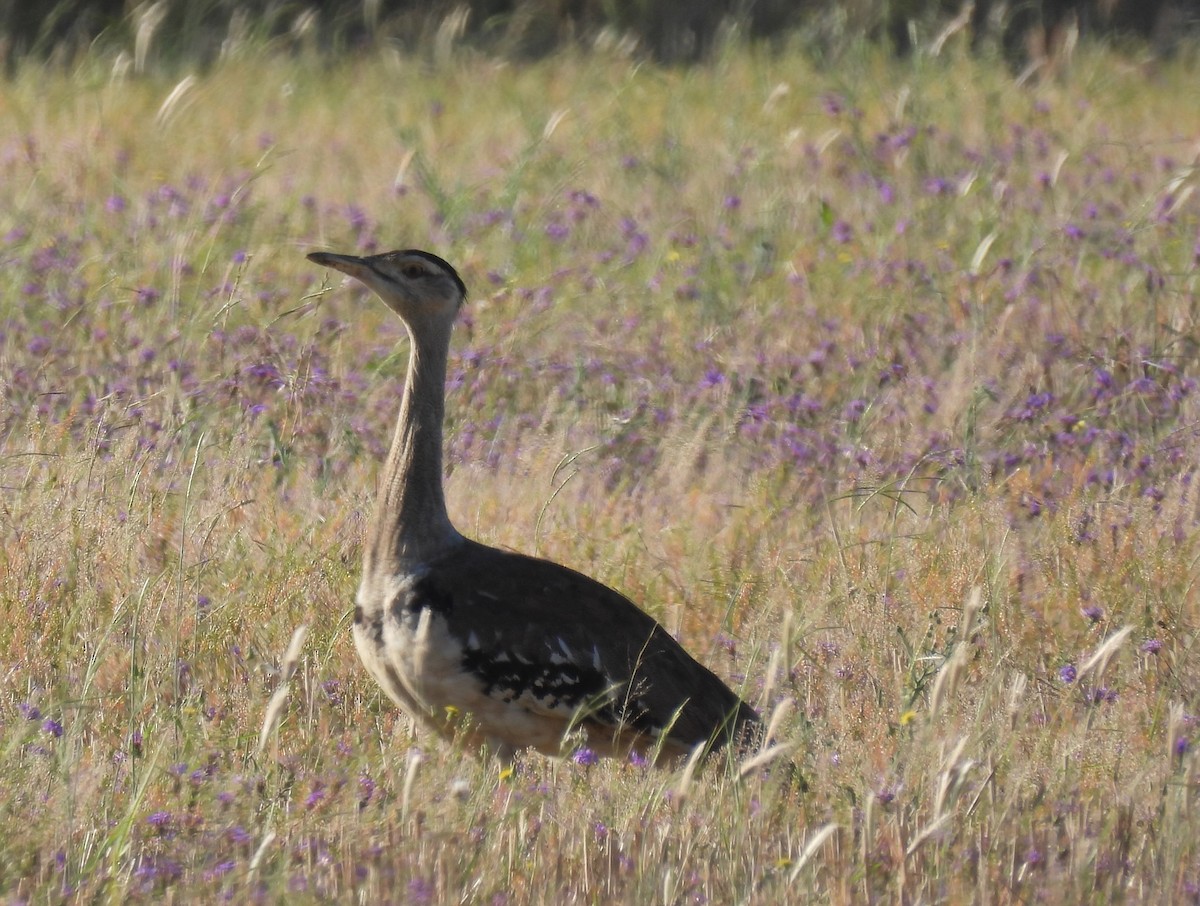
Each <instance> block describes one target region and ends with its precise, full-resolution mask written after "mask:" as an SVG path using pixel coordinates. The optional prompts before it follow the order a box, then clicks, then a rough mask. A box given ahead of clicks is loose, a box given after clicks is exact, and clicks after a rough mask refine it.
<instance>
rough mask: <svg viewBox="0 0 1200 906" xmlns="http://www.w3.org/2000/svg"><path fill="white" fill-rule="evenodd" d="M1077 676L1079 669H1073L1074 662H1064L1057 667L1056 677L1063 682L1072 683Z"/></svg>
mask: <svg viewBox="0 0 1200 906" xmlns="http://www.w3.org/2000/svg"><path fill="white" fill-rule="evenodd" d="M1078 676H1079V671H1077V670H1076V669H1075V665H1074V664H1064V665H1063V666H1062V667H1059V668H1058V678H1059V679H1060V680H1061V681H1062V682H1064V683H1073V682H1075V679H1076V677H1078Z"/></svg>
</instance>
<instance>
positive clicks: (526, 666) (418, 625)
mask: <svg viewBox="0 0 1200 906" xmlns="http://www.w3.org/2000/svg"><path fill="white" fill-rule="evenodd" d="M307 257H308V260H310V261H312V262H313V263H315V264H318V265H322V266H324V267H327V268H331V269H333V270H336V271H340V272H342V273H343V274H346V275H348V276H349V277H352V278H354V279H356V280H358V281H359V282H360V283H362V284H364V285H365V286H366V287H367V288H369V289H371V290H372V291H374V293H375V294H376V295H377V296H378V297H379V298H380V299H382V301H383V302H384V304H385V305H386V306H387V307H388V308H390V309H391V310H392V311H393V312H394V313H395V314H397V315H399V317H400V319H401V320H402V321H403V322H404V325H405V327H406V328H407V332H408V335H409V340H410V353H409V360H408V366H407V374H406V378H405V383H404V389H403V392H402V395H401V400H400V407H399V415H398V417H397V420H396V428H395V434H394V436H393V439H392V443H391V448H390V451H389V453H388V455H387V458H386V460H385V461H384V464H383V467H382V470H381V472H380V475H379V479H378V488H377V493H376V501H375V508H374V512H373V515H372V517H371V520H370V522H369V524H368V529H367V534H366V536H365V538H364V540H363V565H362V576H361V581H360V583H359V586H358V592H357V595H356V597H355V605H354V623H353V629H352V632H353V637H354V644H355V647H356V649H357V651H358V655H359V658H360V659H361V661H362V663H363V664H364V665H365V667H366V669H367V671H368V672H369V673H370V674H371V676H372V677H373V678H374V679H375V680H376V682H378V684H379V686H380V687H381V688H382V689H383V691H384V692H385V693H386V694H387V695H388V697H389V698H391V699H392V700H393V701H394V702H395V703H396V704H397V705H398V706H399V707H400V708H401V709H402V710H403V711H404V712H406V713H407V714H408V715H410V717H411V718H413V719H414V720H415V721H416V722H417V723H418V725H424V726H425V727H428V728H430V729H432V730H433V731H434V732H435V733H437V734H439V735H440V736H442V737H445V738H451V739H453V738H459V739H462V740H464V741H465V743H467V744H470V745H472V746H474V747H475V749H476V751H478V752H490V753H492V754H493V755H495V756H497V757H498V758H500V759H503V760H505V761H508V762H511V761H512V759H514V758H515V756H516V754H517V753H518V752H521V751H524V750H528V749H532V750H535V751H538V752H541V753H543V754H546V755H550V756H558V757H561V756H564V755H566V754H568V753H569V751H572V749H571V748H570V747H571V746H575V748H574V749H573V751H574V752H576V753H578V752H579V751H581V750H583V749H586V750H590V751H591V752H593V753H595V754H596V755H597V756H608V757H615V758H630V757H635V756H637V757H642V758H646V759H648V760H654V761H655V763H662V762H664V761H667V760H669V759H675V758H677V757H679V756H689V755H691V754H692V753H693V752H696V751H703V752H706V753H712V752H714V751H716V750H718V749H721V748H723V747H725V746H727V745H729V744H733V745H734V746H735V747H736V750H738V751H747V752H748V751H750V749H751V747H752V746H753V745H754V744H755V741H756V740H758V739H760V738H761V732H762V722H761V719H760V717H759V715H758V713H757V712H756V711H755V710H754V709H753V708H752V707H751V706H750V705H748V704H747V703H746V702H745V701H743V700H742V699H741V698H740V697H739V696H738V695H737V694H735V693H734V692H733V691H732V690H731V689H730V688H729V687H728V686H727V685H726V684H725V683H724V682H723V681H722V680H721V679H719V678H718V677H717V676H716V675H715V674H714V673H712V672H711V671H710V670H708V669H707V668H706V667H704V666H703V665H702V664H700V663H699V662H698V661H697V660H696V659H695V658H693V657H692V656H691V655H690V654H688V652H687V651H686V650H684V648H683V647H682V646H681V645H680V644H679V643H678V642H677V641H676V640H675V639H674V638H673V637H672V636H671V634H670V633H668V632H667V631H666V630H665V629H664V628H663V627H662V626H661V625H660V624H659V623H658V622H656V621H655V620H654V619H653V618H652V617H651V616H649V615H648V614H647V613H646V612H645V611H643V610H641V609H640V608H639V607H638V606H637V605H636V604H634V603H633V602H632V601H630V600H629V599H628V598H627V597H625V596H624V595H622V594H621V593H619V592H617V591H615V590H613V589H612V588H609V587H608V586H606V585H604V584H602V583H600V582H598V581H596V580H594V579H591V578H589V577H588V576H586V575H584V574H583V573H580V572H576V571H575V570H573V569H570V568H568V567H565V566H561V565H559V564H558V563H555V562H553V561H550V560H545V559H540V558H536V557H532V556H527V555H525V554H520V553H516V552H514V551H510V550H506V549H500V548H496V547H490V546H487V545H485V544H482V543H480V542H478V541H474V540H471V539H469V538H466V537H464V536H463V535H462V534H461V533H460V532H459V531H458V529H456V528H455V526H454V525H453V523H452V522H451V520H450V517H449V514H448V513H447V509H446V498H445V491H444V486H443V476H442V455H443V449H442V444H443V422H444V419H445V383H446V367H447V360H448V357H449V351H450V338H451V332H452V329H453V326H454V323H455V321H456V319H457V316H458V313H459V310H460V308H461V307H462V306H463V305H464V303H465V302H466V298H467V288H466V285H465V284H464V283H463V280H462V278H461V277H460V276H459V274H458V272H457V271H456V270H455V269H454V267H453V266H451V265H450V264H449V263H448V262H447V261H445V260H444V259H442V258H440V257H438V256H437V255H435V254H432V253H431V252H426V251H421V250H418V249H405V250H400V251H392V252H385V253H383V254H377V255H370V256H366V257H359V256H355V255H346V254H335V253H332V252H312V253H310V254H309V255H308V256H307Z"/></svg>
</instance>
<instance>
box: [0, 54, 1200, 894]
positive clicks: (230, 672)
mask: <svg viewBox="0 0 1200 906" xmlns="http://www.w3.org/2000/svg"><path fill="white" fill-rule="evenodd" d="M1198 75H1200V62H1197V60H1196V59H1195V58H1194V57H1189V56H1184V57H1183V58H1181V59H1178V60H1176V61H1175V62H1173V63H1170V64H1162V65H1159V66H1157V67H1156V68H1155V69H1154V70H1153V71H1147V70H1146V69H1145V68H1142V67H1139V66H1136V65H1134V64H1133V63H1132V62H1130V61H1129V60H1128V59H1125V58H1121V57H1118V56H1115V55H1113V54H1108V53H1101V52H1098V51H1089V52H1087V53H1083V54H1080V55H1079V56H1078V57H1077V59H1076V61H1075V63H1074V65H1073V68H1072V70H1071V73H1070V77H1069V78H1067V79H1062V80H1058V81H1047V82H1045V83H1043V84H1041V85H1029V86H1024V87H1019V86H1017V85H1015V84H1014V83H1013V80H1012V78H1011V77H1010V76H1009V75H1008V74H1007V73H1006V71H1005V70H1004V68H1003V67H1002V66H1001V65H1000V64H998V63H994V64H993V63H988V62H977V61H970V60H968V59H965V58H963V57H961V56H960V55H958V54H957V53H954V52H951V53H949V54H948V55H947V56H946V57H945V58H941V59H928V58H917V59H915V60H912V61H909V62H907V63H896V62H889V61H887V60H886V59H885V58H883V57H882V56H879V57H876V56H871V55H863V56H855V55H853V54H851V55H850V56H849V57H848V58H847V59H845V60H844V61H843V63H842V65H840V66H838V67H824V68H823V69H820V70H819V69H817V68H815V67H814V66H813V64H812V63H810V62H808V61H806V60H805V59H804V58H803V57H801V56H797V55H792V54H782V55H778V56H766V55H760V54H757V53H755V52H752V51H750V50H746V49H742V50H731V51H729V52H728V53H727V54H726V55H725V56H723V57H722V59H721V60H720V61H719V62H717V63H714V64H713V65H711V66H709V67H706V68H696V69H691V70H685V69H679V70H671V69H662V68H657V67H654V66H650V65H638V64H637V63H636V62H634V61H632V60H630V59H628V58H626V57H623V56H621V55H620V54H618V53H616V52H613V51H598V52H596V53H595V54H591V55H582V54H572V55H564V56H560V57H557V58H554V59H551V60H547V61H544V62H541V63H538V64H530V65H525V66H520V65H513V64H505V63H500V62H496V61H492V60H487V59H483V58H478V57H475V56H472V55H470V54H468V53H465V52H463V53H455V52H454V51H453V50H452V49H450V48H447V47H441V48H438V49H437V50H436V51H435V52H433V53H431V55H430V56H429V57H428V58H424V59H413V58H408V57H402V56H396V55H391V54H387V53H382V52H381V53H378V54H371V55H364V56H363V57H362V58H360V59H348V60H344V61H340V62H338V63H336V64H331V63H330V62H329V61H324V60H318V59H315V58H309V57H305V56H303V55H301V56H290V57H288V56H279V55H272V54H268V53H261V54H253V53H243V54H241V55H236V54H235V55H233V56H232V57H231V58H230V59H227V60H225V61H223V62H221V63H219V64H217V65H215V66H214V67H212V68H211V69H210V70H209V71H207V72H204V73H196V74H194V75H186V74H185V73H178V74H176V75H175V76H173V77H166V76H162V75H158V76H155V75H140V76H139V75H134V74H132V73H131V72H130V71H129V70H128V68H123V67H113V66H112V65H111V64H110V63H109V62H106V61H105V60H102V59H90V60H84V61H83V62H82V63H81V64H79V65H78V66H76V67H75V68H74V69H72V70H71V71H70V72H63V71H59V70H48V69H44V68H39V67H35V66H32V65H30V66H27V67H25V68H24V69H22V70H21V71H19V72H18V73H17V75H16V76H15V78H14V79H13V80H12V81H11V82H9V83H8V84H6V86H5V89H4V92H3V93H2V94H0V256H2V261H3V267H2V268H0V392H2V394H3V407H2V408H0V486H2V487H3V493H2V495H0V615H2V619H0V678H2V682H0V819H2V822H3V825H2V826H3V828H4V833H3V835H2V836H0V900H2V901H3V902H5V903H12V904H16V903H59V902H113V901H125V902H130V903H136V902H154V903H160V902H167V903H170V902H179V903H195V902H205V901H217V900H227V901H230V902H238V903H241V902H255V901H258V902H281V901H285V900H286V901H287V902H291V903H305V902H318V901H322V902H323V901H344V902H364V903H412V904H423V903H451V902H458V903H470V904H497V906H498V904H520V903H531V904H532V903H563V904H566V903H631V904H645V903H655V902H661V903H672V904H674V903H680V904H684V903H686V904H703V903H712V904H725V903H745V904H775V903H781V902H796V903H809V902H833V903H851V902H870V901H879V902H933V901H940V902H965V901H968V900H972V899H974V900H977V901H979V902H997V903H1015V902H1022V903H1025V902H1034V901H1036V902H1049V903H1080V902H1097V903H1101V902H1102V903H1109V902H1119V901H1156V902H1168V901H1179V902H1184V901H1195V900H1196V899H1197V898H1198V897H1200V816H1198V812H1197V808H1196V799H1197V795H1198V794H1200V790H1198V788H1197V784H1198V780H1197V776H1196V774H1197V752H1198V751H1200V730H1198V727H1197V723H1196V721H1197V715H1200V655H1198V653H1197V651H1196V646H1197V644H1198V640H1197V632H1198V631H1200V591H1198V589H1197V587H1196V579H1197V562H1198V561H1200V488H1197V487H1196V486H1195V485H1196V475H1197V465H1198V461H1200V460H1198V454H1200V442H1198V431H1200V392H1198V388H1197V383H1196V382H1197V380H1198V376H1200V363H1198V356H1200V322H1198V318H1200V193H1197V192H1196V191H1195V190H1196V188H1197V182H1198V181H1200V173H1198V170H1197V160H1198V155H1200V106H1198V105H1196V104H1195V103H1194V100H1191V98H1193V97H1194V86H1195V84H1196V81H1197V77H1198ZM414 246H415V247H419V248H426V249H429V250H430V251H434V252H436V253H437V254H440V255H442V256H443V257H445V258H447V259H449V260H450V261H452V262H453V263H455V264H456V265H457V266H458V267H459V270H460V271H461V273H462V274H463V277H464V279H465V280H466V282H467V284H468V286H469V288H470V291H471V298H470V300H469V303H468V305H467V307H466V309H465V311H464V314H463V318H462V322H461V324H460V325H459V329H458V331H457V334H456V338H455V342H454V347H453V349H452V353H451V365H450V371H451V380H450V387H449V391H448V392H449V395H448V401H447V411H448V423H447V441H448V445H449V451H448V456H447V465H448V470H449V474H448V478H447V495H448V499H449V504H450V509H451V513H452V516H454V518H455V519H456V521H457V523H458V524H459V526H460V528H461V529H462V530H463V531H464V532H465V533H466V534H469V535H472V536H474V537H476V538H479V539H480V540H483V541H486V542H488V543H491V544H496V545H501V546H507V547H511V548H514V549H517V550H521V551H524V552H529V553H537V554H539V555H542V556H547V557H551V558H553V559H555V560H559V561H561V562H564V563H567V564H568V565H571V566H574V567H576V568H578V569H581V570H583V571H585V572H588V573H591V574H592V575H595V576H596V577H597V578H599V579H601V580H603V581H606V582H608V583H609V584H611V585H614V586H616V587H617V588H619V589H621V590H623V591H624V592H626V593H627V594H628V595H630V596H631V597H632V598H633V599H634V600H636V601H638V602H640V603H641V604H642V605H643V606H644V607H645V608H646V609H647V610H648V611H650V612H651V613H652V614H654V615H655V616H656V617H657V618H658V619H660V620H661V621H662V622H664V624H665V625H666V626H668V628H670V629H671V631H672V632H675V633H676V634H677V635H678V636H679V638H680V639H681V640H682V641H683V642H684V643H685V644H686V645H687V646H688V647H689V648H690V649H691V650H692V651H693V652H694V653H695V654H696V655H697V656H698V657H699V658H700V659H701V660H702V661H704V662H705V663H707V664H708V665H709V666H711V667H712V668H713V669H714V670H715V671H716V672H718V673H719V674H721V675H722V676H723V677H725V678H726V679H727V680H728V681H729V682H730V683H731V684H732V685H734V686H735V687H736V688H738V689H740V690H741V691H742V693H743V694H744V695H745V696H746V697H747V698H748V699H749V700H750V701H752V702H753V703H755V704H756V705H757V706H759V707H760V708H761V709H762V710H763V711H764V713H767V714H773V715H774V717H775V720H776V726H777V728H778V730H779V737H780V739H782V740H784V741H787V742H790V743H793V744H794V745H795V746H796V748H795V751H794V753H793V754H794V758H795V760H796V762H797V764H798V765H799V766H800V767H801V769H802V770H803V772H804V773H805V775H806V777H807V779H808V781H809V784H810V791H809V792H808V793H799V792H797V791H795V790H791V789H788V788H787V787H786V786H784V785H782V784H781V782H780V780H779V778H778V777H776V776H772V775H770V774H769V773H764V772H762V771H758V770H753V769H752V770H748V771H739V766H738V765H736V764H729V763H724V762H718V763H712V764H708V765H706V766H704V767H702V768H701V769H700V770H699V771H698V772H695V773H691V772H688V771H684V770H682V769H676V770H654V769H651V768H647V767H645V766H644V765H640V764H636V763H629V764H625V763H614V762H600V763H593V762H594V759H593V758H592V757H590V753H588V752H587V751H586V750H584V751H576V752H574V753H573V754H571V753H568V757H566V758H564V759H562V760H559V761H552V760H547V759H542V758H540V757H527V758H524V759H522V760H520V761H519V762H518V763H517V764H516V766H515V767H514V768H513V769H511V770H507V769H506V770H499V769H498V767H497V765H495V764H490V763H488V762H486V761H480V760H477V759H475V758H473V757H471V755H472V753H470V752H467V751H464V750H463V749H462V748H461V747H458V748H456V747H454V746H451V745H448V744H442V743H438V742H436V741H433V740H430V739H425V738H420V737H417V738H414V737H413V735H412V734H411V732H410V730H409V728H408V725H407V723H406V721H405V720H404V719H403V718H402V717H401V716H400V714H399V713H398V712H397V711H396V709H395V708H394V707H392V706H391V705H390V704H389V703H388V702H387V701H385V700H383V699H382V698H381V695H380V693H379V692H378V691H377V690H376V688H375V687H374V685H373V684H372V682H371V681H370V679H369V678H368V677H367V675H366V674H365V672H364V671H363V670H362V668H361V667H360V666H359V664H358V661H357V658H356V656H355V653H354V651H353V647H352V644H351V641H350V634H349V624H350V611H351V607H352V598H353V593H354V589H355V585H356V580H357V571H358V558H359V540H360V537H361V535H362V532H363V529H364V523H365V520H366V518H367V515H368V514H369V511H370V507H371V503H372V491H373V486H374V485H373V482H374V476H375V473H376V469H377V464H378V461H379V459H380V458H381V456H382V455H383V453H384V450H385V445H386V443H387V441H388V438H389V437H390V432H391V427H392V419H393V418H394V415H395V410H396V407H397V404H398V400H399V394H400V391H401V383H402V377H403V367H404V362H405V360H406V354H407V353H406V342H405V341H404V334H403V328H402V326H401V325H400V323H399V322H398V321H397V320H396V319H395V318H394V317H393V316H391V315H390V314H389V313H388V312H387V311H386V310H385V309H384V308H383V306H382V305H380V304H378V303H377V302H376V301H375V300H374V299H373V298H370V297H368V296H367V295H366V294H365V293H364V292H363V291H362V290H361V289H360V288H359V287H357V286H350V285H343V284H342V283H341V281H339V280H336V279H334V276H335V275H332V274H331V273H329V272H326V271H323V270H322V269H320V268H316V267H313V266H312V265H310V264H309V263H307V262H306V261H305V260H304V253H305V252H307V251H310V250H313V249H330V250H334V251H342V252H350V253H369V252H374V251H384V250H386V249H388V248H395V247H401V248H402V247H414ZM570 618H571V615H570V610H569V607H564V612H563V619H564V620H570ZM301 627H306V628H307V635H305V636H303V637H301V636H299V635H295V634H296V632H297V630H298V629H300V628H301ZM293 642H294V644H291V651H290V653H288V652H289V644H290V643H293ZM739 775H744V776H739Z"/></svg>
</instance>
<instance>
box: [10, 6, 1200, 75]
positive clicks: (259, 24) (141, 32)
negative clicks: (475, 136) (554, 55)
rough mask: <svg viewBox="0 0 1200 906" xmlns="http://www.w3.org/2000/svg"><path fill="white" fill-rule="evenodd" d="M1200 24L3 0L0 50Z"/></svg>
mask: <svg viewBox="0 0 1200 906" xmlns="http://www.w3.org/2000/svg"><path fill="white" fill-rule="evenodd" d="M1198 23H1200V0H975V2H974V3H971V2H970V0H965V2H964V0H857V2H846V0H435V2H428V0H324V2H317V3H313V2H303V0H156V2H150V0H141V2H133V0H59V2H58V3H34V2H30V0H0V53H2V54H3V57H4V60H5V63H6V65H7V66H8V68H9V69H10V70H11V69H12V67H13V66H15V65H16V64H17V63H18V62H19V61H20V60H21V59H22V58H24V57H26V56H33V57H36V58H39V59H55V58H59V59H69V58H70V57H72V56H73V55H75V54H77V53H79V52H80V51H81V50H83V49H86V48H89V47H93V46H97V47H99V48H101V49H106V48H107V49H113V50H121V49H128V50H133V49H134V48H135V47H137V46H138V45H139V43H140V45H141V46H142V48H143V52H146V50H147V48H150V47H153V53H154V57H155V58H156V59H166V60H186V61H188V62H204V61H206V60H211V59H214V58H215V57H216V56H218V55H219V54H220V52H221V50H222V48H223V47H225V46H227V45H228V42H229V41H230V40H231V39H236V38H245V37H258V38H261V39H265V40H273V41H277V42H283V43H286V44H295V45H301V44H308V45H313V46H316V47H319V48H321V49H323V50H326V51H333V52H336V51H345V50H348V49H351V50H352V49H358V48H361V47H365V46H368V45H370V44H371V43H375V42H387V43H390V44H393V45H399V46H401V47H404V48H405V49H408V50H412V51H414V52H420V51H421V50H422V48H427V47H431V46H437V42H438V40H439V38H440V39H441V40H442V41H443V43H444V41H445V39H447V38H452V39H453V40H455V41H464V42H467V43H469V44H472V45H474V46H478V47H479V48H481V49H483V50H485V51H488V52H492V53H499V54H503V55H506V56H512V57H536V56H540V55H544V54H546V53H549V52H551V51H553V50H555V49H558V48H560V47H563V46H565V45H568V44H571V43H587V42H592V41H595V40H596V39H597V38H598V37H599V36H601V35H608V36H611V37H612V38H614V39H616V40H624V41H629V42H633V43H635V44H636V46H637V48H638V49H639V51H640V52H642V53H644V54H645V55H647V56H649V57H653V58H654V59H657V60H659V61H662V62H667V63H681V62H693V61H697V60H702V59H704V58H705V57H707V56H709V55H710V54H711V52H712V51H713V49H714V48H715V47H717V46H718V45H719V44H720V42H721V40H722V39H723V37H724V36H725V35H728V34H735V33H736V34H740V35H744V36H747V37H749V38H751V39H756V40H770V41H777V42H778V41H782V40H785V39H787V38H789V37H792V36H798V37H799V38H800V39H801V40H803V41H805V42H807V43H808V44H809V45H810V46H812V47H814V48H817V49H829V48H830V47H833V46H836V45H837V44H838V43H839V42H842V43H844V42H846V41H847V40H853V39H856V38H860V37H862V38H867V39H869V40H878V41H886V42H888V43H889V45H890V46H891V47H892V48H893V49H894V50H895V51H896V52H897V53H899V54H905V53H910V52H912V51H914V50H916V49H919V48H920V47H921V46H923V45H925V44H931V43H936V42H937V41H938V39H939V37H945V36H946V35H947V34H948V33H951V32H955V31H962V32H964V33H965V34H966V35H967V37H968V40H969V42H970V45H971V47H972V49H974V50H976V51H980V50H981V49H983V48H989V47H991V48H998V49H999V50H1000V52H1001V53H1003V55H1004V56H1005V58H1006V59H1008V60H1009V62H1010V63H1012V64H1013V65H1014V66H1023V65H1025V64H1027V63H1028V62H1029V61H1030V60H1031V59H1037V58H1038V57H1045V56H1051V55H1053V53H1054V52H1055V48H1056V46H1057V45H1058V44H1060V43H1062V42H1063V41H1064V35H1067V34H1072V33H1075V32H1076V31H1077V32H1078V34H1080V35H1083V36H1101V37H1130V38H1133V39H1137V40H1141V41H1143V42H1144V43H1145V46H1146V47H1148V48H1150V49H1152V50H1154V51H1156V52H1160V53H1168V52H1170V51H1171V50H1172V49H1173V47H1174V45H1175V43H1176V42H1177V41H1178V39H1179V36H1180V35H1183V34H1186V33H1188V31H1190V30H1194V29H1195V28H1196V26H1197V24H1198Z"/></svg>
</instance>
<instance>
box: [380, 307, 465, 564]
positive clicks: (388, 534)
mask: <svg viewBox="0 0 1200 906" xmlns="http://www.w3.org/2000/svg"><path fill="white" fill-rule="evenodd" d="M409 337H410V338H411V340H412V343H411V352H410V355H409V359H408V377H407V379H406V380H405V383H404V398H403V399H402V401H401V403H400V417H399V419H398V420H397V422H396V433H395V436H394V437H393V438H392V449H391V451H390V452H389V453H388V457H387V461H386V462H385V463H384V467H383V472H382V473H381V474H380V477H379V493H378V499H377V501H376V504H375V516H374V518H373V520H372V523H371V530H370V535H369V536H368V541H367V544H366V547H365V550H364V555H363V561H364V562H363V568H364V569H363V571H364V579H365V578H367V577H375V576H379V575H381V574H383V575H396V574H402V573H407V572H411V571H412V570H414V569H418V568H420V566H422V565H423V564H425V563H427V562H429V561H430V560H432V559H434V558H436V557H437V556H438V555H439V554H442V553H445V552H446V551H447V550H449V549H451V548H453V547H454V546H455V545H457V544H459V543H461V541H462V536H461V535H460V534H459V533H458V532H457V531H456V530H455V528H454V526H453V525H451V524H450V516H449V514H447V512H446V498H445V495H444V494H443V492H442V420H443V418H444V416H445V388H446V358H447V356H448V354H449V349H450V325H445V328H444V330H443V329H442V328H440V327H439V328H438V329H437V330H429V331H424V330H423V331H420V332H419V334H418V332H414V331H413V330H411V329H410V330H409Z"/></svg>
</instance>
